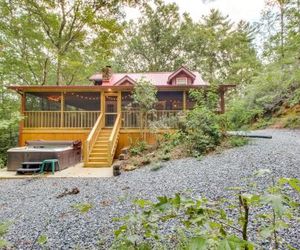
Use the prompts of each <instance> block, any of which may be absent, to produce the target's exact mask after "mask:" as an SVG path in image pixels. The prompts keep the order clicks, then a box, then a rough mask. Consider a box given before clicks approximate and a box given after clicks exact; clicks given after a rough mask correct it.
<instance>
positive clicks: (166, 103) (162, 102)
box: [156, 91, 183, 110]
mask: <svg viewBox="0 0 300 250" xmlns="http://www.w3.org/2000/svg"><path fill="white" fill-rule="evenodd" d="M157 99H158V103H157V105H156V109H158V110H182V109H183V92H182V91H161V92H158V93H157Z"/></svg>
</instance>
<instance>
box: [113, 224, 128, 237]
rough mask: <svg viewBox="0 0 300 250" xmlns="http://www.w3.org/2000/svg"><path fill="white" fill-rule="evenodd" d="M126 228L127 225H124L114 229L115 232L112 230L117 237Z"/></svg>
mask: <svg viewBox="0 0 300 250" xmlns="http://www.w3.org/2000/svg"><path fill="white" fill-rule="evenodd" d="M126 230H127V226H126V225H122V226H120V227H119V229H118V230H115V232H114V233H115V236H116V237H117V238H118V237H119V236H120V234H122V233H124V232H126Z"/></svg>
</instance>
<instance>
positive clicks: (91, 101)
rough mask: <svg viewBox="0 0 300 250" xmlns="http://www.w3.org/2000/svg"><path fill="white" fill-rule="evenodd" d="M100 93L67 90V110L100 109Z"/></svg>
mask: <svg viewBox="0 0 300 250" xmlns="http://www.w3.org/2000/svg"><path fill="white" fill-rule="evenodd" d="M100 108H101V107H100V93H98V92H67V93H66V94H65V107H64V109H65V111H85V110H86V111H100Z"/></svg>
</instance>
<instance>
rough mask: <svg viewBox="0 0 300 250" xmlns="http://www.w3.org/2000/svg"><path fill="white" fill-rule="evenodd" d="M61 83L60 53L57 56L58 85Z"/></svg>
mask: <svg viewBox="0 0 300 250" xmlns="http://www.w3.org/2000/svg"><path fill="white" fill-rule="evenodd" d="M60 83H61V56H60V53H58V54H57V67H56V85H57V86H58V85H60Z"/></svg>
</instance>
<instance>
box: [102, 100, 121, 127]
mask: <svg viewBox="0 0 300 250" xmlns="http://www.w3.org/2000/svg"><path fill="white" fill-rule="evenodd" d="M117 114H118V95H117V94H105V127H113V126H114V124H115V121H116V118H117Z"/></svg>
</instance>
